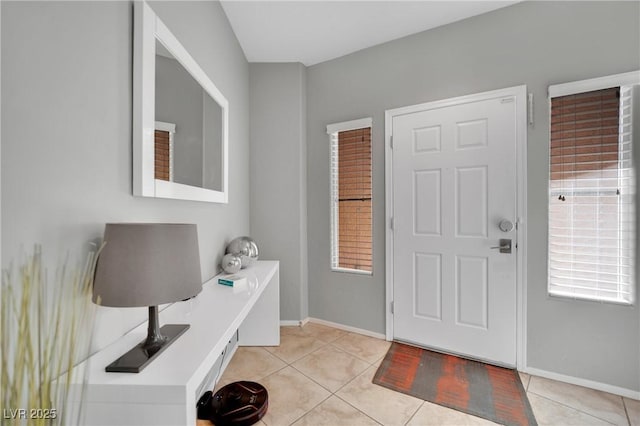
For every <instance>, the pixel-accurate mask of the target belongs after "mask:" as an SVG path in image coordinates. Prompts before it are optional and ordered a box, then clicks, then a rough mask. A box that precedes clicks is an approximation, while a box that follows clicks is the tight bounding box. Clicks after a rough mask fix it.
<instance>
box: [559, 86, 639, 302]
mask: <svg viewBox="0 0 640 426" xmlns="http://www.w3.org/2000/svg"><path fill="white" fill-rule="evenodd" d="M587 82H589V81H587ZM596 82H597V83H598V84H596V86H601V85H602V84H603V81H602V79H598V80H596ZM580 83H585V82H580ZM588 86H589V84H586V85H585V84H577V85H576V86H571V84H568V85H558V86H551V87H550V88H549V93H550V103H551V137H550V167H549V169H550V179H549V250H548V253H549V260H548V262H549V265H548V274H549V281H548V288H549V293H550V294H551V295H556V296H565V297H572V298H579V299H591V300H598V301H608V302H615V303H623V304H631V303H633V302H634V291H635V278H634V273H635V270H634V269H635V251H634V250H635V241H634V240H635V226H634V225H635V213H634V208H635V188H634V186H635V185H634V179H635V178H634V169H633V164H632V151H631V150H632V138H631V132H632V119H633V114H632V98H633V96H632V94H633V87H632V86H615V87H606V88H598V89H597V90H589V91H584V87H588ZM574 87H575V88H577V89H578V90H581V91H579V92H575V93H574V90H573V88H574ZM554 93H558V95H555V96H554Z"/></svg>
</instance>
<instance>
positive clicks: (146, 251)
mask: <svg viewBox="0 0 640 426" xmlns="http://www.w3.org/2000/svg"><path fill="white" fill-rule="evenodd" d="M104 241H105V243H106V244H105V246H104V248H103V250H102V252H101V254H100V257H99V258H98V264H97V266H96V274H95V280H94V286H93V302H94V303H96V304H98V305H102V306H112V307H141V306H148V307H149V329H148V333H147V338H146V340H145V341H144V342H141V343H140V344H138V345H137V346H136V347H134V348H133V349H131V350H130V351H129V352H127V353H126V354H124V355H123V356H121V357H120V358H118V359H117V360H116V361H114V362H113V363H111V364H110V365H108V366H107V367H106V371H108V372H120V373H139V372H140V371H142V369H143V368H145V367H146V366H147V365H148V364H149V363H150V362H151V361H152V360H153V359H154V358H156V357H157V356H158V355H159V354H160V353H161V352H162V351H163V350H164V349H166V348H167V347H168V346H169V345H170V344H172V343H173V342H174V341H175V340H176V339H177V338H178V337H179V336H180V335H181V334H182V333H184V332H185V331H187V329H188V328H189V325H188V324H169V325H164V326H162V327H161V328H160V327H159V322H158V305H160V304H163V303H171V302H176V301H180V300H185V299H188V298H191V297H193V296H195V295H197V294H198V293H199V292H200V291H201V290H202V279H201V272H200V252H199V248H198V232H197V227H196V225H195V224H180V223H108V224H107V225H106V226H105V231H104Z"/></svg>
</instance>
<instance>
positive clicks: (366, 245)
mask: <svg viewBox="0 0 640 426" xmlns="http://www.w3.org/2000/svg"><path fill="white" fill-rule="evenodd" d="M330 137H331V197H332V208H331V225H332V229H331V233H332V244H331V266H332V269H335V270H353V271H363V272H371V271H372V204H371V127H364V128H358V129H349V130H343V131H334V132H332V133H330Z"/></svg>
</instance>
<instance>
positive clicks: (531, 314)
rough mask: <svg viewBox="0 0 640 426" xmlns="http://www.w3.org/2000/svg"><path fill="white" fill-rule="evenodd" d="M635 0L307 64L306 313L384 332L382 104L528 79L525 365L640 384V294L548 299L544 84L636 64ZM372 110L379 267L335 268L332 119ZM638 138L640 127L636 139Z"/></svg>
mask: <svg viewBox="0 0 640 426" xmlns="http://www.w3.org/2000/svg"><path fill="white" fill-rule="evenodd" d="M639 16H640V4H639V3H638V2H620V3H617V2H616V3H613V2H607V3H598V2H586V3H580V2H526V3H520V4H517V5H514V6H511V7H508V8H504V9H500V10H498V11H494V12H492V13H488V14H485V15H481V16H478V17H474V18H470V19H467V20H464V21H460V22H458V23H454V24H451V25H447V26H444V27H441V28H437V29H434V30H431V31H427V32H424V33H421V34H417V35H414V36H410V37H406V38H404V39H400V40H396V41H393V42H390V43H387V44H384V45H380V46H376V47H373V48H370V49H366V50H364V51H360V52H357V53H354V54H351V55H349V56H346V57H343V58H339V59H336V60H333V61H328V62H325V63H321V64H318V65H315V66H312V67H310V68H309V69H308V70H307V96H308V104H307V108H308V111H307V118H308V122H307V126H308V132H307V137H308V155H307V166H308V193H307V194H308V221H309V233H308V238H309V259H312V261H310V262H309V314H310V316H311V317H317V318H322V319H325V320H329V321H334V322H337V323H342V324H347V325H350V326H355V327H360V328H363V329H367V330H371V331H374V332H379V333H383V332H384V326H385V316H384V315H385V309H384V298H385V281H384V280H385V257H384V250H385V246H384V241H385V240H384V231H385V228H384V144H383V139H384V111H385V110H387V109H390V108H396V107H401V106H406V105H412V104H417V103H422V102H428V101H432V100H438V99H444V98H449V97H453V96H460V95H466V94H471V93H477V92H482V91H487V90H493V89H499V88H504V87H510V86H515V85H521V84H526V85H527V88H528V90H529V91H530V92H532V93H533V94H534V96H535V107H534V114H535V124H534V126H532V127H530V128H529V129H528V152H527V154H528V203H529V204H528V206H529V207H528V208H529V210H528V222H529V233H528V238H529V239H528V247H527V249H528V256H529V257H528V265H527V267H528V269H527V270H528V274H527V281H528V294H527V297H528V306H527V326H528V329H527V333H528V341H527V347H528V353H527V355H528V365H529V366H530V367H534V368H538V369H542V370H547V371H551V372H557V373H561V374H565V375H569V376H575V377H580V378H584V379H588V380H593V381H597V382H601V383H607V384H611V385H615V386H620V387H622V388H627V389H633V390H635V391H638V390H640V379H639V378H640V364H639V363H638V359H640V325H639V324H640V310H639V309H638V306H637V304H636V306H634V307H623V306H617V305H612V304H597V303H590V302H581V301H572V300H560V299H550V298H549V297H548V296H547V291H546V285H547V282H546V281H547V280H546V261H547V255H546V244H547V239H546V229H547V207H546V206H547V183H548V182H547V179H548V178H547V176H548V129H549V123H548V110H547V101H546V90H547V87H548V86H549V85H550V84H554V83H562V82H568V81H574V80H580V79H586V78H591V77H598V76H603V75H608V74H614V73H620V72H626V71H631V70H634V69H638V68H639V67H640V56H639V55H640V29H639V28H640V22H639ZM367 116H372V117H373V134H372V142H373V188H374V193H373V200H374V206H373V228H374V229H373V240H374V247H373V259H374V267H373V276H371V277H368V276H361V275H350V274H345V273H337V272H331V271H330V263H329V143H328V138H327V135H326V133H325V126H326V125H327V124H329V123H335V122H341V121H346V120H351V119H357V118H362V117H367ZM636 141H637V139H636Z"/></svg>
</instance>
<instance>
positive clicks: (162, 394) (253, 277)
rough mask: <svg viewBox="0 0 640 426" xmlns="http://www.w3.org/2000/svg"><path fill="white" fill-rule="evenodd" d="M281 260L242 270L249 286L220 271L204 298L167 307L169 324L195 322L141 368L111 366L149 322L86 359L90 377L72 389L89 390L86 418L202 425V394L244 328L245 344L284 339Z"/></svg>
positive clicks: (164, 315) (89, 421)
mask: <svg viewBox="0 0 640 426" xmlns="http://www.w3.org/2000/svg"><path fill="white" fill-rule="evenodd" d="M278 268H279V263H278V262H277V261H258V262H257V263H256V264H255V265H254V266H252V267H250V268H247V269H243V270H242V271H240V272H239V273H238V275H242V276H245V277H247V281H248V286H247V287H246V289H244V290H239V289H237V288H233V287H227V286H223V285H220V284H218V277H214V278H213V279H211V280H210V281H208V282H206V283H205V284H204V285H203V287H202V292H201V293H200V294H199V295H198V296H197V297H196V298H194V299H192V300H190V301H185V302H178V303H174V304H172V305H169V306H168V307H166V308H165V309H164V310H162V311H161V312H160V324H161V325H164V324H190V325H191V327H190V328H189V329H188V330H187V331H186V332H185V333H184V334H183V335H182V336H180V337H179V338H178V339H177V340H176V341H175V342H174V343H173V344H172V345H171V346H169V347H168V348H167V349H166V350H165V351H164V352H162V353H161V354H160V355H159V356H158V358H157V359H155V360H154V361H152V362H151V363H150V364H149V365H148V366H147V367H146V368H145V369H144V370H143V371H142V372H140V373H137V374H135V373H107V372H105V370H104V369H105V367H106V366H107V365H108V364H109V363H111V362H112V361H113V360H115V359H116V358H118V357H119V356H120V355H122V354H123V353H125V352H127V351H128V350H129V349H131V348H132V347H133V346H135V345H136V344H138V343H139V342H140V341H142V340H144V338H145V337H146V334H147V324H146V322H145V323H144V324H141V325H140V326H139V327H137V328H135V329H134V330H132V331H131V332H129V333H127V334H126V335H125V336H123V337H122V338H121V339H119V340H118V341H116V342H115V343H113V344H112V345H110V346H108V347H107V348H105V349H103V350H101V351H100V352H98V353H96V354H94V355H93V356H91V357H89V358H88V359H87V360H86V361H84V362H83V363H81V364H80V365H79V366H78V367H76V368H78V370H79V371H83V370H86V376H87V383H86V384H84V385H83V383H82V382H83V377H75V383H73V387H74V389H73V392H72V393H73V394H76V395H77V394H78V391H80V389H83V390H84V392H83V409H82V412H83V415H82V418H81V424H83V425H137V426H140V425H189V426H191V425H195V424H196V402H197V401H198V399H199V398H200V396H201V394H202V393H204V391H206V390H207V389H209V390H210V389H211V388H212V387H213V385H214V383H213V381H214V380H216V377H217V376H218V374H220V375H221V374H222V370H224V368H225V366H226V363H228V361H229V359H230V358H231V356H232V355H233V352H234V351H235V349H236V347H237V346H236V345H235V338H236V336H237V339H238V344H239V345H240V346H277V345H279V344H280V307H279V297H280V288H279V287H280V278H279V269H278ZM236 331H237V332H238V333H237V334H236ZM223 353H224V356H223ZM223 358H224V363H223V364H222V365H221V360H222V359H223ZM80 374H82V373H80ZM76 408H77V405H76Z"/></svg>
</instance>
